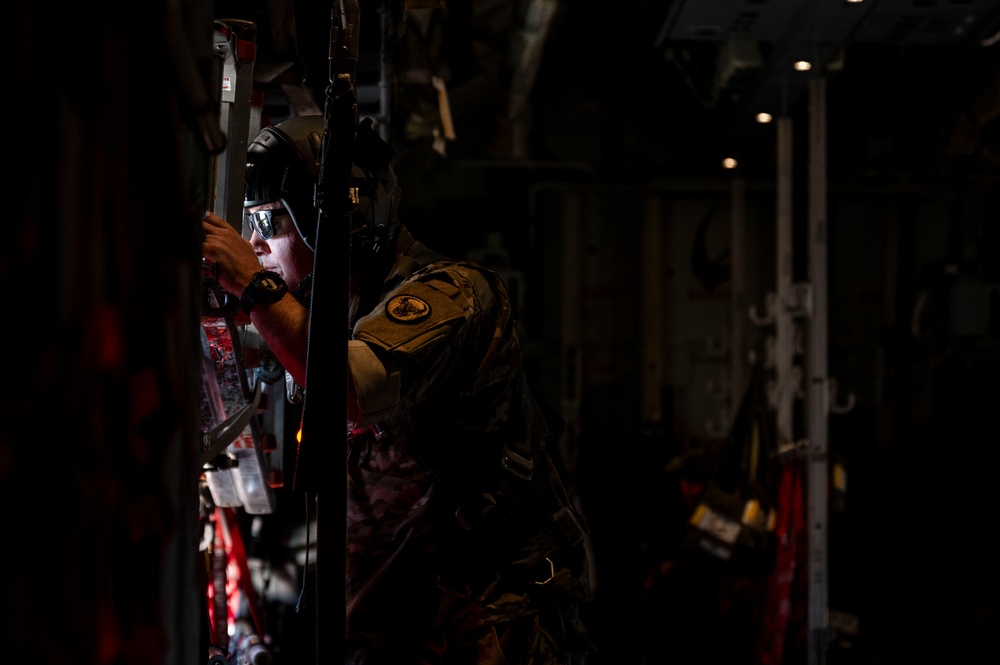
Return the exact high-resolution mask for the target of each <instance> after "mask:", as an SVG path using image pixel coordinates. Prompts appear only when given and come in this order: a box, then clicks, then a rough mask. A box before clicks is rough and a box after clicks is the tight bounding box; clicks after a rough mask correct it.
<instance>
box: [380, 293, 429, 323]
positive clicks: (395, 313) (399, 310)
mask: <svg viewBox="0 0 1000 665" xmlns="http://www.w3.org/2000/svg"><path fill="white" fill-rule="evenodd" d="M385 313H386V316H388V317H389V318H390V319H392V320H393V321H396V322H397V323H417V322H418V321H423V320H424V319H426V318H427V317H428V316H430V315H431V306H430V305H429V304H428V303H427V302H425V301H423V300H421V299H420V298H418V297H416V296H406V295H402V296H395V297H394V298H392V299H390V300H389V302H387V303H386V304H385Z"/></svg>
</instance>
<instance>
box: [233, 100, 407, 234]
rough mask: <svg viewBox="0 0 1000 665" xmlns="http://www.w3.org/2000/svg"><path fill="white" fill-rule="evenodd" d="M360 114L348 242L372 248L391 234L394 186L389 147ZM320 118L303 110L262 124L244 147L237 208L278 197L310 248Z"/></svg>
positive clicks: (396, 225) (322, 126)
mask: <svg viewBox="0 0 1000 665" xmlns="http://www.w3.org/2000/svg"><path fill="white" fill-rule="evenodd" d="M371 122H372V121H371V119H370V118H366V119H365V121H363V122H362V123H361V124H360V125H358V127H357V128H356V131H355V139H354V146H353V157H354V159H353V161H354V164H353V165H352V171H351V189H352V192H355V193H356V195H354V196H352V197H351V200H352V202H353V206H354V207H353V209H352V210H351V211H350V216H351V245H352V248H354V249H355V250H357V249H362V248H363V249H364V250H369V251H372V252H375V253H377V252H378V251H379V250H380V249H381V248H382V247H385V246H386V245H388V244H389V242H390V241H392V240H394V239H395V235H396V233H397V231H398V228H399V223H398V222H397V220H396V211H397V206H398V203H399V196H400V189H399V187H398V186H397V184H396V176H395V174H394V173H393V171H392V167H391V166H390V164H389V161H390V158H391V157H392V149H391V148H390V147H389V145H388V144H387V143H385V142H384V141H383V140H382V139H381V138H380V137H379V136H378V135H377V134H376V133H375V132H374V130H373V129H372V127H371ZM324 131H325V124H324V118H323V116H321V115H307V116H297V117H294V118H289V119H288V120H285V121H283V122H280V123H278V124H276V125H270V126H268V127H265V128H263V129H262V130H260V132H259V133H258V134H257V136H256V137H255V138H254V140H253V141H252V142H251V143H250V145H249V146H248V147H247V170H246V176H245V183H246V184H245V190H244V199H243V207H245V208H249V207H251V206H258V205H262V204H264V203H270V202H272V201H280V202H281V204H282V205H283V206H284V207H285V208H286V209H287V210H288V214H289V216H290V217H291V218H292V223H293V224H295V230H296V231H298V233H299V236H301V237H302V240H303V241H304V242H305V243H306V245H307V246H308V247H309V249H312V250H313V251H315V250H316V228H317V222H318V220H319V210H318V209H317V194H316V186H317V183H318V182H319V178H320V157H321V156H322V147H323V137H324Z"/></svg>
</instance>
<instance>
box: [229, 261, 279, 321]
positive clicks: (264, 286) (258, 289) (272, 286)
mask: <svg viewBox="0 0 1000 665" xmlns="http://www.w3.org/2000/svg"><path fill="white" fill-rule="evenodd" d="M287 292H288V285H287V284H285V280H283V279H281V275H279V274H278V273H276V272H272V271H270V270H258V271H257V272H255V273H254V274H253V277H252V278H251V279H250V283H249V284H247V288H245V289H243V295H242V296H240V309H242V310H243V312H244V313H245V314H246V315H247V316H250V310H251V309H253V308H254V306H255V305H259V304H260V303H262V302H263V303H272V302H278V301H279V300H281V296H283V295H285V293H287Z"/></svg>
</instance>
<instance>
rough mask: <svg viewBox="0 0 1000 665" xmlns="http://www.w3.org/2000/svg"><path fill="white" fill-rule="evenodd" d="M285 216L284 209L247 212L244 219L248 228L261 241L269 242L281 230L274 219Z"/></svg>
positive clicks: (278, 223) (286, 212)
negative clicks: (255, 233) (248, 225)
mask: <svg viewBox="0 0 1000 665" xmlns="http://www.w3.org/2000/svg"><path fill="white" fill-rule="evenodd" d="M287 214H288V210H286V209H285V208H274V209H271V210H258V211H256V212H248V213H247V215H246V218H247V223H248V224H250V228H252V229H253V230H254V231H256V232H257V235H258V236H260V238H261V240H270V239H271V238H273V237H274V236H275V235H277V233H278V232H279V231H280V230H281V223H280V222H279V221H278V220H277V219H275V217H281V216H282V215H287Z"/></svg>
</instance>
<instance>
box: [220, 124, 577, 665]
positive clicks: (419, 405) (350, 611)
mask: <svg viewBox="0 0 1000 665" xmlns="http://www.w3.org/2000/svg"><path fill="white" fill-rule="evenodd" d="M323 130H324V125H323V118H322V117H321V116H306V117H297V118H292V119H290V120H286V121H285V122H282V123H279V124H278V125H275V126H273V127H268V128H265V129H263V130H262V131H261V133H260V135H258V137H257V138H256V139H255V140H254V141H253V142H252V144H251V145H250V147H249V148H248V169H247V176H246V179H247V183H246V200H245V205H246V211H247V219H248V221H249V222H250V225H251V226H252V227H253V229H254V232H253V235H252V237H251V239H250V242H249V243H247V242H246V241H245V240H244V239H243V238H242V237H241V236H240V235H239V234H238V233H236V232H235V231H234V230H233V228H232V227H231V226H230V225H229V224H228V223H227V222H226V221H224V220H222V219H220V218H218V217H217V216H215V215H212V214H209V215H207V216H206V218H205V222H204V230H205V233H206V238H205V242H204V254H205V257H206V259H209V260H211V261H214V262H215V263H216V265H217V270H218V279H219V283H220V285H221V286H222V287H223V288H224V289H225V290H227V291H229V292H230V293H233V294H241V297H240V303H241V305H242V306H243V309H244V311H246V312H247V313H248V314H249V316H250V318H251V320H252V322H253V324H254V326H255V327H256V328H257V329H258V331H259V332H260V334H261V337H262V338H263V339H264V340H265V342H266V343H267V345H268V346H269V348H270V349H271V350H273V351H274V353H275V355H276V356H277V357H278V358H279V360H280V361H281V362H282V363H283V364H284V367H285V368H286V370H287V371H288V373H289V375H290V376H291V378H292V379H294V381H295V382H297V383H298V384H299V385H304V381H305V359H306V348H307V342H308V325H307V323H308V314H309V313H308V306H309V300H308V298H307V297H305V296H306V294H307V293H308V288H309V273H310V271H311V269H312V266H313V263H312V261H313V254H312V252H313V251H314V250H315V244H314V243H315V225H316V223H315V218H316V214H315V209H314V205H313V201H314V198H313V193H314V190H315V187H316V183H317V176H318V168H317V167H316V164H317V158H318V155H319V149H320V146H321V137H322V135H323ZM357 135H358V137H362V136H363V137H364V140H363V141H359V140H358V139H357V138H356V143H355V155H354V158H355V162H356V164H357V163H365V164H367V165H368V166H367V167H366V168H361V167H359V166H355V168H354V174H353V178H354V181H355V183H356V184H357V185H358V191H359V192H360V193H361V198H360V200H359V203H358V205H357V208H356V210H354V211H353V213H352V214H351V216H350V222H349V223H350V224H351V267H352V271H351V278H350V289H349V290H350V298H349V304H348V307H349V310H350V311H349V316H348V320H349V326H350V335H349V337H350V339H349V340H348V342H347V343H348V353H347V358H348V374H349V376H348V381H347V405H346V418H347V431H348V435H347V442H346V445H347V478H348V480H347V482H348V487H347V493H348V498H347V512H348V514H347V552H346V557H345V562H346V574H347V577H346V583H347V633H346V636H347V651H346V658H345V662H346V663H367V664H368V665H373V664H380V663H386V664H389V665H399V664H400V663H426V664H428V665H430V664H437V663H440V664H454V665H481V664H483V663H497V664H499V663H511V664H514V663H529V662H530V663H533V664H535V665H555V664H560V665H563V664H574V665H575V664H577V663H583V662H584V661H585V658H586V654H587V652H589V651H590V650H591V648H592V647H591V645H592V642H591V640H590V637H589V636H588V633H587V631H586V629H585V627H584V624H583V622H582V621H581V619H580V614H581V611H580V610H581V606H582V605H583V604H586V603H589V602H590V601H591V600H592V594H591V590H590V586H589V582H588V570H587V560H586V555H585V551H584V547H583V540H584V538H585V536H586V533H587V531H586V529H587V527H586V524H585V521H584V519H583V518H582V517H581V515H580V514H579V512H578V511H577V510H576V508H575V507H574V505H573V502H572V501H571V500H570V498H569V497H568V496H567V491H566V488H565V487H564V485H563V481H564V478H563V476H562V473H563V472H562V467H561V460H560V459H559V457H558V434H559V432H558V428H559V421H558V418H557V417H555V416H553V415H552V414H551V413H543V408H544V407H543V406H542V405H540V404H539V402H538V401H537V400H536V399H535V397H534V395H533V394H532V391H531V390H530V389H529V388H528V386H527V383H526V380H525V375H524V370H523V367H522V364H521V350H520V347H519V342H518V336H517V330H516V326H515V322H514V320H513V318H512V315H511V304H510V301H509V299H508V295H507V291H506V288H505V285H504V283H503V281H502V280H501V279H500V278H499V277H498V276H497V274H496V273H494V272H492V271H490V270H487V269H485V268H482V267H481V266H478V265H476V264H474V263H470V262H465V261H456V260H452V259H449V258H446V257H444V256H441V255H439V254H436V253H434V252H433V251H431V250H430V249H429V248H427V247H426V246H425V245H424V244H422V243H421V242H419V241H418V240H416V239H414V238H413V236H412V235H411V234H410V232H409V231H408V230H407V229H406V227H405V226H404V225H403V224H401V223H400V221H399V220H398V219H397V215H396V210H397V207H398V201H399V196H400V189H399V187H397V186H396V183H395V177H394V175H393V173H392V169H391V167H390V164H389V163H388V156H387V157H386V158H385V162H384V163H382V164H376V166H374V167H372V166H371V163H372V161H373V160H371V159H359V154H358V153H359V146H360V145H371V144H372V142H373V137H374V138H375V140H376V141H380V139H378V138H377V136H376V135H375V133H374V132H373V131H372V129H371V127H370V124H366V123H362V124H361V125H359V127H358V128H357ZM383 146H384V144H383ZM386 147H387V146H386ZM384 154H386V155H388V154H389V153H384ZM374 161H378V160H374ZM330 459H339V456H336V455H334V456H332V457H331V458H330Z"/></svg>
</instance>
